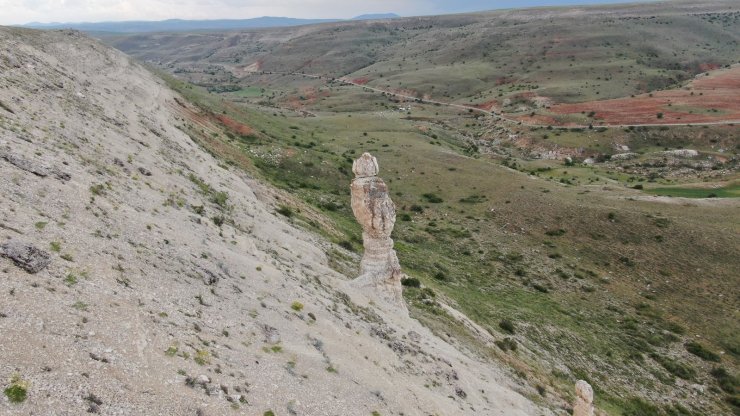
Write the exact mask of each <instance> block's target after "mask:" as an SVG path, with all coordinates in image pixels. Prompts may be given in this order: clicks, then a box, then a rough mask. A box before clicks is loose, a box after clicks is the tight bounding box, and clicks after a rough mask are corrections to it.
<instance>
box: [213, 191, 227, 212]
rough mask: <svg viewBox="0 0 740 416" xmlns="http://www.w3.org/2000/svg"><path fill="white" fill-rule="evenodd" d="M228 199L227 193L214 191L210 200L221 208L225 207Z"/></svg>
mask: <svg viewBox="0 0 740 416" xmlns="http://www.w3.org/2000/svg"><path fill="white" fill-rule="evenodd" d="M228 199H229V194H227V193H226V192H223V191H219V192H215V193H214V194H213V195H211V202H213V203H214V204H216V205H218V206H219V207H221V208H226V206H227V205H226V203H227V201H228Z"/></svg>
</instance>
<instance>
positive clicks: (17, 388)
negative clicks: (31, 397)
mask: <svg viewBox="0 0 740 416" xmlns="http://www.w3.org/2000/svg"><path fill="white" fill-rule="evenodd" d="M28 387H29V383H28V382H27V381H25V380H23V379H21V377H20V376H19V375H18V374H15V375H14V376H13V377H12V378H11V379H10V386H8V387H7V388H6V389H5V390H4V391H3V392H4V393H5V396H7V397H8V400H10V402H11V403H22V402H24V401H25V400H26V398H27V397H28Z"/></svg>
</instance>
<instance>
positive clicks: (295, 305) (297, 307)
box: [290, 301, 303, 312]
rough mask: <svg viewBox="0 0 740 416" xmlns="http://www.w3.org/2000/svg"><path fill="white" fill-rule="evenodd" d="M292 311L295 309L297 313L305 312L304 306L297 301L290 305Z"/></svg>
mask: <svg viewBox="0 0 740 416" xmlns="http://www.w3.org/2000/svg"><path fill="white" fill-rule="evenodd" d="M290 309H293V310H294V311H296V312H300V311H302V310H303V304H302V303H301V302H298V301H295V302H293V303H291V304H290Z"/></svg>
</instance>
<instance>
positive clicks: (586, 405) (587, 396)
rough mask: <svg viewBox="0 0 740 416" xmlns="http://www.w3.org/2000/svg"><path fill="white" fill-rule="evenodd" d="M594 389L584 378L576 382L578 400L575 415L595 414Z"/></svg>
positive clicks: (591, 415) (589, 415) (592, 415)
mask: <svg viewBox="0 0 740 416" xmlns="http://www.w3.org/2000/svg"><path fill="white" fill-rule="evenodd" d="M593 402H594V390H593V389H592V388H591V385H590V384H588V383H587V382H585V381H583V380H578V381H577V382H576V402H575V404H574V405H573V416H594V405H593Z"/></svg>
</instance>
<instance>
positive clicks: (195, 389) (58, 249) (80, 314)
mask: <svg viewBox="0 0 740 416" xmlns="http://www.w3.org/2000/svg"><path fill="white" fill-rule="evenodd" d="M184 111H188V112H191V113H192V112H197V111H198V110H197V109H195V108H193V107H192V106H191V105H190V104H188V103H187V102H186V101H185V100H184V99H183V98H181V97H179V96H178V95H177V94H176V93H174V92H172V91H171V90H169V89H168V88H167V87H166V86H165V84H164V83H163V82H162V81H161V80H159V79H158V78H156V77H155V76H153V75H152V74H150V73H149V72H148V71H147V70H146V69H144V68H143V67H141V66H139V65H137V64H135V63H133V62H132V61H131V60H130V59H129V58H128V57H126V56H125V55H123V54H122V53H120V52H118V51H115V50H113V49H110V48H108V47H106V46H103V45H101V44H99V43H97V42H95V41H93V40H91V39H89V38H87V37H85V36H83V35H81V34H79V33H77V32H70V31H54V32H37V31H32V30H20V29H9V28H0V194H2V198H0V247H1V248H0V252H1V253H2V254H3V255H2V256H0V293H2V296H0V334H2V337H0V356H2V360H0V388H1V389H2V390H4V392H5V394H4V395H2V396H0V413H2V414H52V413H53V414H58V415H80V414H85V412H91V413H100V414H125V415H153V414H166V415H224V414H245V415H263V414H265V415H267V414H273V413H270V412H274V414H276V415H286V414H294V415H371V414H380V415H394V414H395V415H400V414H403V415H430V414H439V415H453V414H455V415H460V414H478V415H540V414H551V411H550V410H547V409H545V408H542V407H539V406H538V405H537V404H534V403H533V402H532V401H530V399H528V398H527V397H534V396H536V393H534V390H533V389H531V388H529V387H525V386H523V385H519V384H516V383H515V382H513V381H511V378H510V377H509V376H507V374H506V373H505V371H504V370H502V369H500V368H499V367H498V366H497V364H496V363H492V362H486V361H483V359H481V358H477V357H475V356H473V354H471V353H467V352H466V351H464V350H462V349H461V348H459V347H457V346H456V345H455V344H451V343H449V342H448V341H443V340H441V339H440V338H438V337H435V336H434V335H432V333H431V332H430V331H429V330H428V329H427V328H425V327H423V326H421V325H420V324H419V323H418V322H417V321H415V320H412V319H410V318H408V317H407V316H406V314H405V313H404V312H403V311H400V310H398V309H397V308H394V307H392V306H390V305H385V304H383V303H382V302H380V301H378V300H374V299H372V298H371V297H368V296H367V294H365V293H360V292H359V291H357V290H356V289H353V287H352V286H351V285H349V284H348V281H349V279H350V277H353V276H344V275H341V274H339V273H338V272H336V271H335V270H333V269H332V268H330V267H329V265H328V260H327V257H326V255H325V253H324V251H325V249H326V248H327V247H328V246H329V244H330V243H328V242H326V241H324V240H322V239H321V238H319V237H317V236H315V235H311V234H309V233H308V232H306V231H304V230H301V229H297V228H295V227H294V226H292V225H291V224H289V223H287V222H286V221H285V220H284V219H283V217H280V216H276V214H275V213H274V210H275V208H274V206H275V198H276V197H275V195H277V194H278V192H277V191H275V190H272V189H269V188H267V187H266V186H265V185H262V184H261V183H259V182H258V181H256V180H254V179H253V178H251V177H250V176H249V175H247V174H246V173H245V172H243V171H240V170H237V169H236V168H234V167H233V166H230V165H228V164H225V163H222V162H220V161H219V160H218V159H216V158H214V157H213V156H212V155H211V154H209V153H208V152H206V151H204V150H203V149H202V148H200V147H199V146H198V145H197V144H196V143H194V142H193V141H192V140H191V138H190V137H189V136H188V134H186V133H185V132H184V131H183V130H181V129H180V128H179V127H182V124H183V123H184V120H183V112H184ZM381 168H382V161H381ZM450 342H451V341H450Z"/></svg>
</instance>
